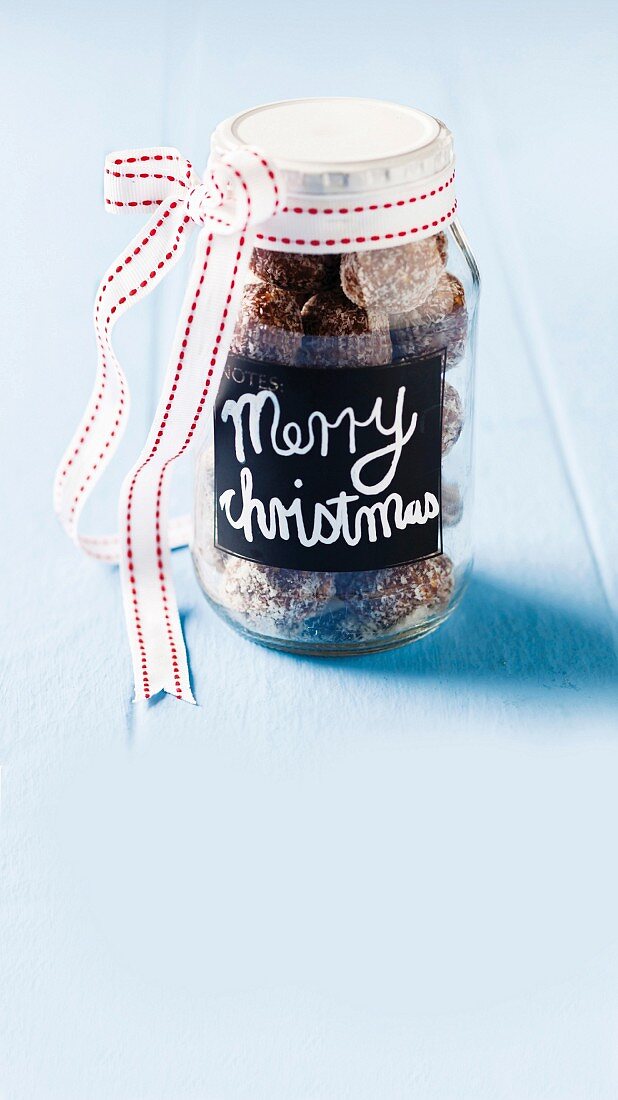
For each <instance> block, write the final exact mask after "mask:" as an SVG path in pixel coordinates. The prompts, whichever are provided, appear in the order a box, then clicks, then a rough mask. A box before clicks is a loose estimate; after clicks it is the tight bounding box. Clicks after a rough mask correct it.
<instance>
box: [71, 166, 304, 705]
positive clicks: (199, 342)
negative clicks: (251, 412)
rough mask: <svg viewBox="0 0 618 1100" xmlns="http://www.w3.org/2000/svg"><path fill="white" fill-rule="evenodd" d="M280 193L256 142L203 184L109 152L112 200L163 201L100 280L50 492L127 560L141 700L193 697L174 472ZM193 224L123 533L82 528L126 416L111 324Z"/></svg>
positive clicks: (74, 523)
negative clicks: (171, 498)
mask: <svg viewBox="0 0 618 1100" xmlns="http://www.w3.org/2000/svg"><path fill="white" fill-rule="evenodd" d="M282 198H283V196H282V191H281V183H280V181H279V179H278V177H277V174H276V171H275V170H274V168H272V167H271V166H270V165H269V163H268V162H267V160H266V158H265V157H264V156H263V155H262V154H261V153H260V152H259V151H258V150H256V149H251V148H243V149H239V150H235V151H233V152H231V153H230V154H229V155H227V156H226V157H224V158H219V159H216V160H215V161H211V163H209V167H208V170H207V173H206V176H205V178H204V181H203V182H200V180H199V179H198V177H197V176H196V175H195V174H194V172H193V170H192V168H191V165H190V163H189V162H188V161H187V160H186V159H185V158H184V157H182V156H181V155H180V153H179V152H178V151H177V150H176V149H168V148H155V149H138V150H129V151H126V152H122V153H112V154H111V155H110V156H109V157H107V159H106V164H105V203H106V206H107V207H108V209H109V210H111V211H114V212H115V211H118V212H120V211H124V210H131V209H141V208H149V207H153V208H155V212H154V214H153V216H152V217H151V219H150V221H149V222H148V223H147V224H146V225H145V226H144V228H143V229H142V230H141V232H140V233H139V234H138V235H137V237H135V238H134V239H133V241H132V242H131V244H130V245H129V247H128V248H127V249H126V251H125V252H123V253H122V255H121V256H120V257H119V258H118V259H117V260H116V262H115V263H114V264H113V265H112V266H111V267H110V268H109V269H108V271H107V272H106V274H105V276H104V278H103V280H102V282H101V284H100V286H99V289H98V292H97V297H96V303H95V311H94V325H95V333H96V340H97V351H98V366H97V375H96V382H95V386H94V390H93V392H92V396H91V398H90V401H89V403H88V406H87V409H86V412H85V414H84V417H83V418H82V421H81V422H80V425H79V427H78V429H77V431H76V433H75V435H74V437H73V439H72V441H71V443H70V445H69V447H68V449H67V451H66V453H65V455H64V458H63V460H62V463H61V465H60V467H59V469H58V472H57V475H56V480H55V485H54V503H55V509H56V512H57V514H58V516H59V518H60V520H61V522H62V524H63V526H64V528H65V530H66V531H67V533H68V534H69V536H70V537H71V538H72V539H73V541H74V542H76V543H77V544H78V545H79V546H80V547H81V548H82V549H83V550H84V551H85V552H86V553H88V554H90V555H91V556H93V557H97V558H100V559H102V560H105V561H119V562H120V570H121V578H122V590H123V600H124V607H125V614H126V620H127V627H128V632H129V640H130V645H131V652H132V657H133V668H134V675H135V699H136V700H140V699H149V698H150V697H151V696H153V695H155V694H157V693H158V692H160V691H167V692H169V693H170V694H172V695H176V696H177V697H178V698H179V699H185V700H187V701H189V702H194V701H195V700H194V698H193V693H192V691H191V686H190V683H189V672H188V664H187V657H186V652H185V645H184V640H183V636H182V631H181V626H180V619H179V615H178V608H177V604H176V598H175V594H174V589H173V584H172V582H171V580H170V561H169V559H170V549H171V548H173V547H174V546H176V545H183V544H184V543H185V542H186V541H187V538H188V534H189V523H188V521H187V520H186V519H184V518H183V519H179V520H175V521H172V522H171V523H169V524H168V518H167V512H168V490H169V482H170V475H171V470H172V466H173V463H174V462H175V460H176V459H177V458H179V457H180V456H181V455H183V454H186V452H187V451H188V450H190V449H191V448H192V447H193V446H194V444H195V441H196V438H197V436H198V432H199V429H200V428H201V426H202V424H203V423H204V422H205V421H206V417H205V416H204V414H205V413H206V412H207V411H208V410H209V409H210V408H211V406H212V402H213V400H214V396H215V395H216V392H217V386H218V383H219V379H220V376H221V372H222V370H223V367H224V365H225V359H226V356H227V353H228V349H229V344H230V340H231V337H232V332H233V328H234V321H235V318H236V315H237V312H238V306H239V300H240V295H241V293H242V288H243V284H244V281H245V276H246V272H247V267H248V262H249V257H250V255H251V249H252V247H253V242H254V241H255V232H256V231H255V228H254V227H255V226H259V225H261V224H263V223H265V222H267V221H268V219H270V218H271V217H272V216H273V215H274V214H276V212H277V210H278V208H279V206H280V204H281V202H282ZM194 225H196V226H200V227H201V229H200V232H199V235H198V238H197V244H196V250H195V258H194V262H193V267H192V270H191V274H190V277H189V282H188V285H187V290H186V293H185V298H184V302H183V306H182V312H181V315H180V320H179V324H178V328H177V331H176V335H175V337H174V342H173V347H172V353H171V357H170V361H169V365H168V368H167V373H166V377H165V382H164V385H163V391H162V395H161V399H160V401H159V404H158V407H157V410H156V413H155V417H154V420H153V423H152V426H151V429H150V432H149V435H148V439H147V440H146V444H145V446H144V448H143V450H142V453H141V454H140V456H139V459H138V461H137V463H136V464H135V466H134V467H133V469H132V470H131V471H130V473H129V474H128V475H127V477H126V479H125V482H124V484H123V488H122V492H121V495H120V511H119V522H120V534H119V536H117V537H116V536H109V537H93V536H85V535H82V534H80V532H79V518H80V514H81V511H82V509H83V506H84V504H85V502H86V500H87V498H88V496H89V494H90V492H91V491H92V489H93V488H94V486H95V484H96V482H97V481H98V479H99V477H100V476H101V474H102V473H103V471H104V469H105V468H106V466H107V464H108V463H109V460H110V459H111V457H112V455H113V453H114V451H115V450H116V447H117V445H118V442H119V439H120V437H121V435H122V432H123V430H124V426H125V422H126V419H127V414H128V407H129V390H128V386H127V382H126V378H125V376H124V373H123V371H122V368H121V366H120V364H119V362H118V360H117V358H116V356H115V354H114V351H113V347H112V343H111V336H112V331H113V328H114V325H115V323H116V321H117V320H118V318H119V317H120V316H122V314H123V313H125V312H126V311H127V310H128V309H129V308H130V307H131V306H132V305H133V304H134V303H135V302H137V301H138V300H140V299H141V298H144V297H145V296H146V295H147V294H149V293H150V291H151V290H153V289H154V287H155V286H156V285H157V284H158V283H159V282H160V281H161V279H163V278H164V277H165V276H166V275H167V274H168V272H169V271H170V270H171V268H172V267H173V266H174V265H175V263H176V262H177V261H178V259H179V258H180V256H181V255H182V253H183V251H184V248H185V242H186V238H187V235H188V232H189V230H190V229H191V228H192V226H194Z"/></svg>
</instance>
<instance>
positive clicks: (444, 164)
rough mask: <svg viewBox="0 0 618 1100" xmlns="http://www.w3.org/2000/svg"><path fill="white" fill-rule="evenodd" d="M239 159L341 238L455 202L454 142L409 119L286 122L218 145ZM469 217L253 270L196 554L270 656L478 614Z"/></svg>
mask: <svg viewBox="0 0 618 1100" xmlns="http://www.w3.org/2000/svg"><path fill="white" fill-rule="evenodd" d="M316 120H318V121H319V125H317V124H316ZM240 140H245V141H246V142H247V143H249V142H252V143H255V144H256V145H260V146H261V147H262V148H263V149H264V150H265V152H266V155H270V156H273V157H275V158H276V160H277V163H278V164H280V165H282V171H283V174H284V177H285V180H286V186H287V195H288V197H287V204H288V208H289V209H290V210H293V209H294V208H293V206H292V204H293V203H296V204H297V206H296V209H297V210H298V213H299V214H300V213H301V211H309V212H310V211H311V209H312V208H311V207H310V205H309V204H310V203H312V202H313V203H315V204H317V203H318V201H319V202H321V210H323V211H324V214H325V215H326V216H328V215H330V214H331V213H332V212H333V211H334V212H336V211H337V210H339V211H341V216H342V217H349V216H351V215H349V213H348V212H349V211H356V212H357V215H358V216H360V217H362V216H363V212H364V210H365V209H369V210H371V209H373V208H376V207H378V206H379V207H381V208H382V207H385V206H386V207H387V208H388V209H389V211H390V209H391V208H393V209H394V211H395V214H398V210H397V208H398V207H403V206H404V204H405V203H407V204H409V207H410V209H412V207H413V206H414V207H415V209H414V215H415V216H416V209H421V204H422V202H423V201H425V200H426V197H427V196H428V195H429V193H430V194H431V195H433V194H434V187H433V185H434V184H435V191H436V192H437V191H438V190H439V192H440V193H441V192H442V190H443V188H445V189H447V188H448V187H449V186H450V188H451V196H452V188H453V175H454V173H453V171H452V166H453V154H452V141H451V135H450V133H449V131H448V130H447V129H446V127H445V126H444V125H443V124H442V123H440V122H438V121H437V120H435V119H432V118H431V117H430V116H428V115H424V114H423V113H422V112H419V111H413V110H412V109H409V108H401V107H396V106H394V105H391V104H384V103H376V102H375V101H364V100H319V101H293V102H291V103H283V104H274V105H269V106H268V107H267V108H258V109H257V110H256V111H251V112H246V113H245V114H243V115H240V116H237V117H236V118H235V119H232V120H230V121H228V122H227V123H225V124H224V125H223V127H220V128H219V130H218V131H217V133H216V134H215V139H214V141H215V145H216V146H217V147H218V150H219V151H220V150H221V148H225V147H226V146H227V147H229V145H230V144H231V143H233V142H234V141H236V142H237V141H240ZM439 179H441V180H442V183H441V184H437V183H436V181H437V180H439ZM430 186H431V190H429V188H430ZM397 196H403V197H401V198H398V197H397ZM376 200H378V201H376ZM436 201H441V202H443V196H442V194H436ZM325 202H326V203H327V204H328V203H330V206H328V205H327V206H326V207H325V205H324V204H325ZM449 202H450V199H449ZM455 205H456V204H455V202H454V200H453V201H452V202H451V203H450V206H449V211H450V213H449V212H447V213H445V214H443V215H442V216H440V217H436V218H435V219H432V222H430V223H429V224H427V221H425V220H424V219H426V218H428V215H427V214H426V213H425V210H426V209H427V207H425V208H422V209H423V215H422V216H421V217H420V218H418V217H416V223H418V226H419V229H420V237H412V236H411V234H412V233H415V232H416V230H415V229H414V227H413V226H411V222H412V220H413V219H412V217H411V216H410V214H405V216H407V218H408V222H407V223H402V224H407V225H408V226H410V228H409V229H405V230H402V231H401V232H400V233H398V234H397V233H389V234H384V235H383V236H384V238H385V239H384V241H382V240H380V247H375V244H376V241H375V240H374V241H372V240H371V235H369V234H367V237H368V238H369V240H367V238H366V237H365V236H364V235H363V234H359V233H358V232H357V234H356V236H355V237H353V238H352V237H351V238H350V240H345V243H342V244H340V245H338V244H337V243H336V242H335V241H333V240H331V241H329V242H328V247H327V248H324V250H321V249H320V247H319V246H316V245H315V244H314V245H312V246H310V250H309V246H308V245H307V243H306V242H305V240H303V241H302V243H301V244H300V245H298V248H297V250H295V247H294V242H293V241H291V242H290V240H287V241H286V246H285V249H282V248H281V242H280V241H279V238H277V236H276V235H273V236H274V240H271V241H268V240H266V239H262V240H260V241H259V247H255V248H254V251H253V254H252V257H251V262H250V271H249V275H248V277H247V281H246V285H245V287H244V291H243V299H242V304H241V307H240V313H239V317H238V320H237V323H236V328H235V332H234V337H233V341H232V346H231V350H230V354H229V357H228V360H227V364H226V368H225V372H224V377H223V380H222V383H221V387H220V391H219V395H218V399H217V407H216V410H215V417H214V426H213V430H212V431H211V432H210V433H209V437H208V438H207V439H206V441H205V443H204V445H203V447H202V449H201V451H200V452H199V455H198V459H197V465H196V473H195V525H194V538H193V545H192V553H193V560H194V564H195V569H196V573H197V577H198V580H199V582H200V585H201V587H202V589H203V591H204V593H205V595H206V597H207V599H208V601H209V602H210V603H211V604H212V606H213V607H214V608H215V609H216V610H217V612H218V613H219V614H220V615H221V616H223V618H224V619H225V620H226V621H227V622H228V623H229V624H231V625H232V626H234V627H235V628H236V629H237V630H239V631H241V632H242V633H243V634H245V635H246V636H248V637H250V638H252V639H253V640H255V641H258V642H261V643H263V644H265V645H268V646H271V647H274V648H277V649H283V650H287V651H290V652H295V653H302V654H315V655H318V656H319V655H322V656H325V655H348V654H356V653H369V652H375V651H378V650H383V649H389V648H392V647H394V646H399V645H403V644H405V643H407V642H410V641H412V640H414V639H416V638H420V637H422V636H423V635H425V634H427V633H428V632H429V631H431V630H434V629H435V628H436V627H437V626H439V625H440V624H441V623H442V622H443V621H444V620H445V619H446V618H447V617H448V616H449V615H450V614H451V613H452V612H453V610H454V609H455V607H456V606H457V604H458V603H459V601H460V599H461V596H462V594H463V592H464V590H465V586H466V582H467V579H468V576H469V573H470V568H471V562H472V543H471V530H470V527H471V497H472V411H473V376H474V360H475V333H476V315H477V302H478V292H479V276H478V269H477V266H476V263H475V261H474V258H473V256H472V254H471V252H470V249H469V246H468V244H467V242H466V239H465V236H464V234H463V231H462V229H461V226H460V225H459V222H458V221H457V220H456V218H455V217H454V210H453V207H454V206H455ZM442 209H444V210H446V206H443V207H442ZM314 212H315V211H314ZM399 216H400V217H403V216H404V213H402V214H401V215H399ZM290 217H291V214H290ZM333 236H335V234H333ZM375 237H376V238H377V237H380V234H375ZM359 238H360V240H359ZM352 241H354V243H356V244H357V247H356V248H355V247H354V244H353V243H352ZM382 243H384V245H385V247H382ZM278 245H279V247H278Z"/></svg>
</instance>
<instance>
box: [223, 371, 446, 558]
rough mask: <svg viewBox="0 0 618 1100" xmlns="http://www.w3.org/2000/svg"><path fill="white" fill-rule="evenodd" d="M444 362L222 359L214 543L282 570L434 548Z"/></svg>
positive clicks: (413, 554) (424, 553)
mask: <svg viewBox="0 0 618 1100" xmlns="http://www.w3.org/2000/svg"><path fill="white" fill-rule="evenodd" d="M444 359H445V356H444V353H442V354H438V355H433V356H430V357H425V358H422V359H414V360H409V361H407V362H402V363H397V364H396V365H391V366H386V367H383V366H381V367H333V368H320V369H316V368H313V367H284V366H279V365H278V364H271V363H258V362H256V361H255V360H250V359H245V358H243V357H242V356H240V355H230V356H229V358H228V361H227V364H226V369H225V373H224V376H223V378H222V380H221V385H220V388H219V393H218V396H217V402H216V407H215V431H214V442H215V502H216V504H215V543H216V545H217V546H218V547H219V548H220V549H221V550H226V551H228V552H229V553H232V554H236V555H238V556H239V557H242V558H249V559H250V560H251V561H257V562H261V563H262V564H263V565H274V566H280V567H281V568H284V569H308V570H318V571H334V572H339V571H354V570H361V569H382V568H384V567H386V566H389V565H399V564H402V563H404V562H410V561H415V560H416V559H418V558H426V557H430V556H431V555H432V554H438V553H440V552H441V550H442V520H441V514H440V498H441V490H440V467H441V434H442V399H443V390H444Z"/></svg>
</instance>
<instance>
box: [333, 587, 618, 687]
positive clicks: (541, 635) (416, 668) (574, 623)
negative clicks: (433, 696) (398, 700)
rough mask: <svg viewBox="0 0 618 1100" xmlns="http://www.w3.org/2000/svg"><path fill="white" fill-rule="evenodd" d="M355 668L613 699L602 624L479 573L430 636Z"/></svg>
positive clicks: (616, 681)
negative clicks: (461, 598)
mask: <svg viewBox="0 0 618 1100" xmlns="http://www.w3.org/2000/svg"><path fill="white" fill-rule="evenodd" d="M336 663H337V664H341V662H339V661H337V662H336ZM351 664H352V662H349V663H348V664H347V667H348V668H349V667H350V665H351ZM354 664H355V665H356V664H357V662H356V661H355V662H354ZM361 670H362V673H363V674H365V675H366V674H367V672H375V673H376V674H378V675H380V676H407V677H416V676H418V677H419V678H420V677H431V676H434V677H436V678H438V679H443V678H447V679H448V678H450V679H453V680H456V679H461V680H467V681H474V680H478V681H479V683H482V684H483V687H485V688H486V687H492V686H494V687H496V688H499V687H500V686H501V685H502V686H505V685H506V684H507V683H509V684H515V683H520V684H525V683H528V684H529V685H530V686H532V685H535V686H536V687H537V688H540V689H552V688H553V689H560V688H562V689H567V690H568V689H571V690H573V691H585V692H586V693H587V694H589V693H590V692H595V691H596V692H599V693H602V694H603V695H605V696H607V695H608V693H609V694H611V693H614V694H616V698H617V701H618V691H617V688H618V661H617V658H616V653H615V651H614V647H613V642H612V636H611V630H610V628H609V623H608V618H606V619H602V618H601V619H599V620H597V619H595V618H594V617H592V616H588V615H586V614H585V613H583V612H580V611H578V609H577V603H576V600H575V598H574V600H573V604H572V605H560V604H556V603H550V602H545V601H543V600H542V599H538V598H537V597H536V596H531V595H528V594H526V593H525V592H523V591H518V590H517V589H513V588H509V587H507V586H505V585H502V584H499V583H496V582H495V581H493V580H489V579H487V578H485V577H483V576H482V575H480V576H476V575H475V576H473V577H472V579H471V581H470V585H469V588H468V591H467V593H466V595H465V597H464V599H463V602H462V604H461V606H460V607H459V609H458V610H457V611H456V613H455V614H454V615H453V617H452V619H450V620H449V621H448V622H447V623H446V624H445V625H444V626H443V627H442V628H441V629H440V630H438V631H436V633H435V634H431V635H429V636H428V637H427V638H425V639H423V640H422V641H420V642H418V643H416V644H415V645H411V646H407V647H404V648H402V649H397V650H391V651H390V652H388V653H381V654H373V655H371V656H367V657H363V658H359V660H358V671H359V672H360V671H361Z"/></svg>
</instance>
